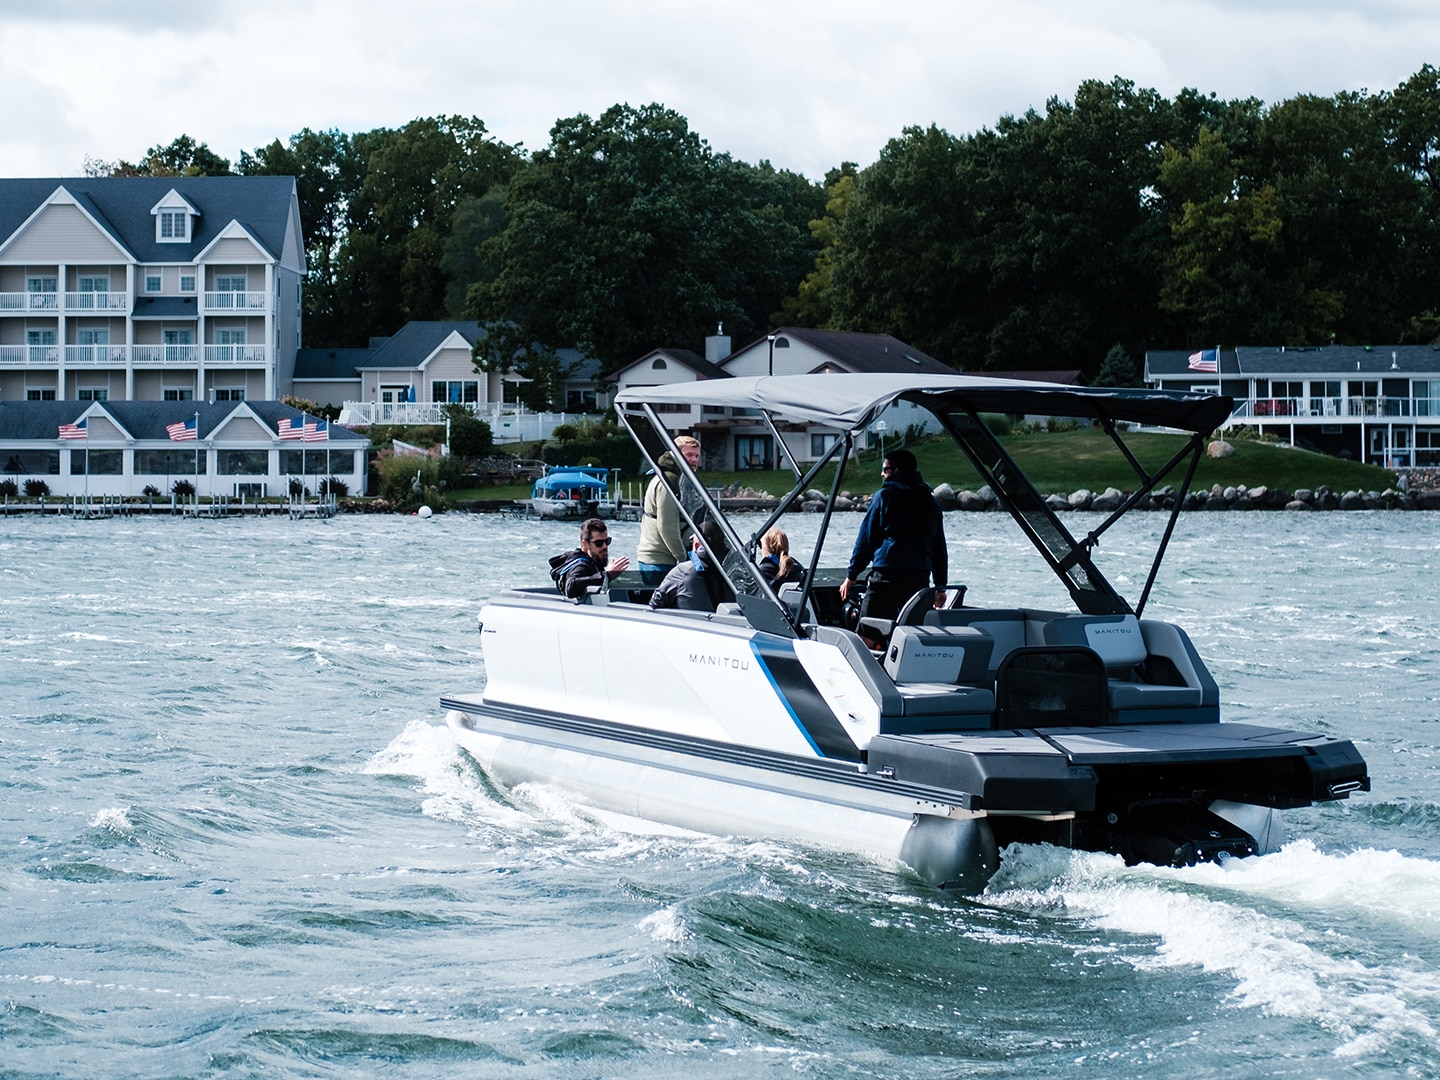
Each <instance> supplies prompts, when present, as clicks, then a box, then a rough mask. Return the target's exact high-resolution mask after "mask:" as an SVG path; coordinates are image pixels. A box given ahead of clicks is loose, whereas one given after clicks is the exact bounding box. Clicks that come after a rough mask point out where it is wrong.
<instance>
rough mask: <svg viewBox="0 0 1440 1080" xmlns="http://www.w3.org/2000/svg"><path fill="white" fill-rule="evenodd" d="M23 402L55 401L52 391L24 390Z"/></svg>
mask: <svg viewBox="0 0 1440 1080" xmlns="http://www.w3.org/2000/svg"><path fill="white" fill-rule="evenodd" d="M25 400H26V401H54V400H55V391H54V390H26V391H25Z"/></svg>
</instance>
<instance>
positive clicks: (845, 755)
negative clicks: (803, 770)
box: [753, 636, 860, 761]
mask: <svg viewBox="0 0 1440 1080" xmlns="http://www.w3.org/2000/svg"><path fill="white" fill-rule="evenodd" d="M753 644H754V647H755V652H756V654H757V655H758V656H759V657H760V662H761V663H762V664H764V665H765V670H766V671H768V672H769V673H770V678H771V679H773V680H774V682H775V686H776V688H777V689H778V690H779V691H780V695H781V697H783V698H784V699H785V701H786V702H788V703H789V706H790V711H791V712H793V713H794V714H795V719H796V720H798V721H799V722H800V726H801V727H803V728H804V729H805V731H806V733H807V734H808V735H809V736H810V741H811V742H813V743H814V744H815V745H816V747H818V748H819V750H820V753H822V754H824V755H825V756H826V757H827V758H839V759H840V760H842V761H859V760H860V748H859V747H858V746H856V745H855V740H854V739H852V738H850V735H849V733H848V732H847V731H846V730H845V729H844V728H843V727H841V726H840V721H839V720H837V719H835V714H834V713H833V712H831V711H830V706H829V705H828V704H827V703H826V701H825V698H824V697H823V696H822V695H821V693H820V691H819V689H818V688H816V686H815V683H814V682H813V681H812V680H811V678H810V674H809V672H807V671H806V670H805V667H804V665H802V664H801V663H800V660H799V658H798V657H797V656H796V655H795V651H794V649H793V648H792V647H791V646H790V645H789V644H788V643H785V644H783V645H779V646H772V645H770V644H769V643H768V642H766V641H765V640H764V639H763V638H761V637H758V636H757V637H756V638H755V639H754V641H753Z"/></svg>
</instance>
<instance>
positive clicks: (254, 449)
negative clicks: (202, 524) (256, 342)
mask: <svg viewBox="0 0 1440 1080" xmlns="http://www.w3.org/2000/svg"><path fill="white" fill-rule="evenodd" d="M369 445H370V442H369V440H368V439H367V438H365V437H364V436H363V435H359V434H356V433H355V432H352V431H348V430H346V429H344V428H342V427H340V426H339V425H335V424H326V423H325V422H324V421H322V420H320V419H319V418H317V417H314V416H307V415H305V414H304V413H302V412H300V411H299V410H297V409H293V408H291V407H290V406H288V405H285V404H282V403H281V402H278V401H243V402H216V403H214V404H211V403H209V402H194V401H93V402H82V401H0V465H3V469H0V479H10V480H13V481H14V483H15V485H16V487H17V488H19V489H20V490H21V491H22V492H23V491H24V486H25V481H26V480H40V481H43V482H44V483H45V485H46V487H47V488H48V489H49V491H50V494H51V495H52V496H55V497H60V498H64V497H69V496H78V495H90V496H101V495H112V496H141V495H143V494H144V493H145V489H146V488H154V489H156V490H157V491H159V492H161V493H162V494H164V495H166V496H168V495H169V493H170V492H171V491H172V490H173V488H174V485H175V482H176V481H178V480H187V481H189V482H190V483H191V484H192V485H194V489H195V492H196V494H198V495H200V496H201V497H202V498H210V497H215V496H226V497H229V498H247V499H255V498H261V497H267V496H268V497H275V496H283V495H285V494H286V493H287V492H288V491H289V489H290V484H291V481H292V480H294V481H298V482H299V483H300V484H301V485H303V486H304V487H305V488H306V489H307V490H308V491H309V492H310V493H311V494H315V493H317V492H318V491H319V490H320V485H321V484H322V482H324V481H326V480H327V479H328V478H330V477H334V478H335V479H336V480H339V481H341V482H342V483H344V485H345V487H346V489H347V490H348V491H349V492H351V493H352V494H363V493H364V489H365V473H366V464H367V463H366V457H367V455H366V451H367V450H368V448H369Z"/></svg>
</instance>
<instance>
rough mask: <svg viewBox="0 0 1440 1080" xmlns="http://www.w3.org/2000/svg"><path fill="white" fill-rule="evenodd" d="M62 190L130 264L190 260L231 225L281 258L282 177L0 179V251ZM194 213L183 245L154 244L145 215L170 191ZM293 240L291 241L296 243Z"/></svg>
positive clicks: (291, 191)
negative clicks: (192, 227)
mask: <svg viewBox="0 0 1440 1080" xmlns="http://www.w3.org/2000/svg"><path fill="white" fill-rule="evenodd" d="M61 187H63V188H64V189H65V190H66V191H67V192H69V193H70V195H71V196H73V197H74V199H75V201H76V203H78V204H79V205H80V207H81V208H82V209H84V210H85V211H86V212H88V213H89V214H90V215H91V216H92V217H93V218H95V220H96V222H97V223H98V224H99V225H100V227H101V228H102V229H104V230H105V231H106V232H108V233H109V234H110V236H111V237H113V238H114V239H115V242H116V243H117V244H119V245H120V246H121V247H122V248H124V249H125V250H126V251H128V252H129V253H130V254H131V255H132V256H134V258H135V259H136V260H137V261H138V262H142V263H152V262H154V263H173V262H186V261H191V260H193V259H194V258H195V256H196V255H198V254H199V253H200V252H201V251H202V250H203V249H204V248H205V247H207V246H208V245H209V244H210V243H212V242H213V241H214V240H215V238H216V237H217V236H218V235H219V234H220V232H221V230H223V229H224V228H225V227H226V226H227V225H229V224H230V223H231V222H232V221H235V222H238V223H239V224H240V225H242V226H243V227H244V228H245V230H246V231H247V232H249V233H250V235H251V236H253V237H254V238H255V240H256V241H257V242H258V243H259V244H260V245H261V246H262V247H264V248H265V250H266V251H267V252H268V253H269V254H270V255H272V256H274V257H275V258H276V259H279V258H280V257H281V255H282V254H283V252H284V251H285V237H286V233H287V230H288V229H289V226H290V210H291V199H292V198H293V197H294V195H295V179H294V177H290V176H106V177H91V176H67V177H52V178H41V179H0V244H3V243H4V242H5V241H7V240H9V239H10V238H11V237H12V236H13V235H14V234H15V231H16V230H17V229H19V228H20V226H21V225H23V224H24V223H25V221H26V220H27V219H28V218H29V217H30V216H31V215H32V214H33V213H35V211H36V210H37V209H39V207H40V206H41V205H42V204H43V203H44V202H45V201H46V200H47V199H49V198H50V196H51V195H53V194H55V191H56V189H57V188H61ZM172 189H173V190H174V191H175V192H177V193H178V194H179V195H180V196H181V197H182V198H184V199H185V200H186V201H187V202H189V203H190V205H191V206H193V207H194V208H195V209H196V210H197V211H198V212H199V214H200V217H199V219H198V220H197V221H196V223H195V232H194V235H193V236H192V237H191V238H190V240H189V241H188V242H185V243H166V244H161V243H158V242H157V241H156V238H155V219H154V218H153V217H152V216H151V214H150V211H151V209H152V208H153V207H154V206H155V204H156V203H158V202H160V200H161V199H163V198H164V197H165V196H166V195H167V194H169V192H170V191H171V190H172ZM297 241H298V238H297Z"/></svg>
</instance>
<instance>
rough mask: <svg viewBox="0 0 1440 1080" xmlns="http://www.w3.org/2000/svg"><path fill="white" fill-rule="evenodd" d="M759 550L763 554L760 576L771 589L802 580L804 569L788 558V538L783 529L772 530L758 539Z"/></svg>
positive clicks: (760, 563)
mask: <svg viewBox="0 0 1440 1080" xmlns="http://www.w3.org/2000/svg"><path fill="white" fill-rule="evenodd" d="M760 550H761V551H763V552H764V553H765V554H764V556H763V557H762V558H761V559H760V562H759V568H760V576H761V577H763V578H764V579H765V580H766V581H767V582H768V583H769V585H770V587H771V588H772V589H778V588H779V587H780V586H781V585H785V584H787V583H789V582H792V581H800V580H801V579H803V578H804V576H805V571H804V569H803V568H802V567H801V566H800V564H799V563H798V562H796V561H795V560H794V559H792V558H791V557H790V537H788V536H786V535H785V530H784V529H781V528H774V529H771V530H769V531H768V532H767V533H766V534H765V535H764V536H762V537H760Z"/></svg>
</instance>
